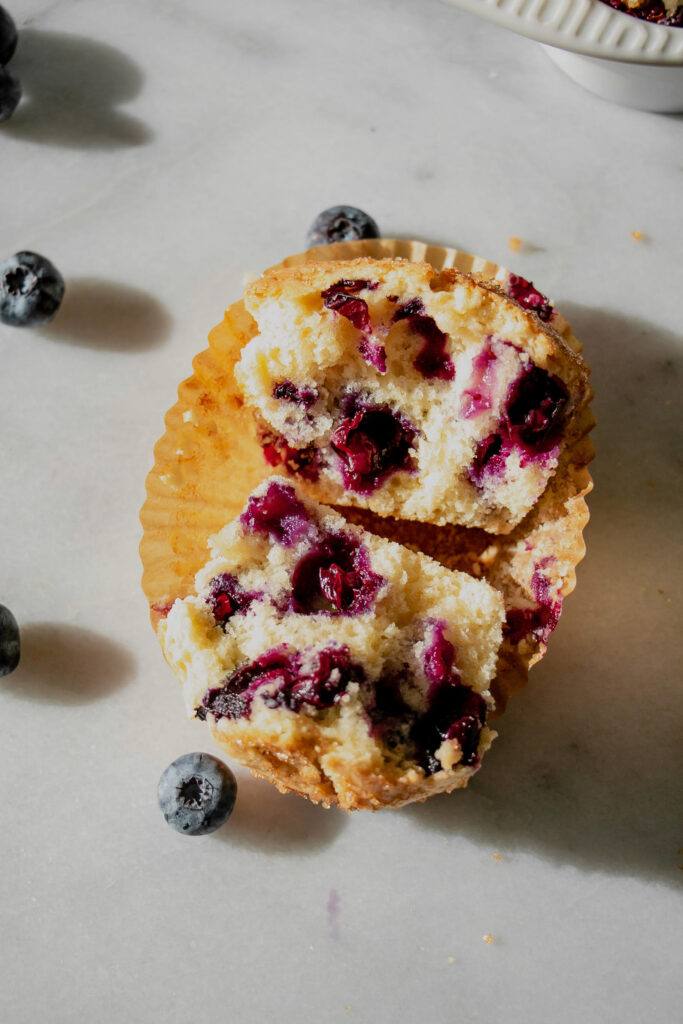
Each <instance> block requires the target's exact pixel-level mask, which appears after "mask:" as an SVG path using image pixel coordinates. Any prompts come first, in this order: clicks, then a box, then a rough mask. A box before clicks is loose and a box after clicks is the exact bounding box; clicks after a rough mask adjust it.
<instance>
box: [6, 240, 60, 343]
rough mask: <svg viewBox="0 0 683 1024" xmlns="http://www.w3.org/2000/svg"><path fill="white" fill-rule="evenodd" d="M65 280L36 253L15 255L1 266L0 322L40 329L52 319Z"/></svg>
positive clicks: (57, 306)
mask: <svg viewBox="0 0 683 1024" xmlns="http://www.w3.org/2000/svg"><path fill="white" fill-rule="evenodd" d="M64 290H65V284H64V278H63V277H62V275H61V274H60V273H59V271H58V270H57V268H56V267H55V266H53V264H52V263H50V261H49V260H47V259H45V257H44V256H39V255H38V254H37V253H35V252H18V253H15V255H14V256H10V258H9V259H7V260H5V262H4V263H0V323H3V324H8V325H9V326H10V327H41V326H42V325H43V324H47V323H49V322H50V320H52V318H53V316H54V315H55V313H56V312H57V310H58V309H59V307H60V305H61V302H62V299H63V298H64Z"/></svg>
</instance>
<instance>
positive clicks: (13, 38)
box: [0, 6, 17, 64]
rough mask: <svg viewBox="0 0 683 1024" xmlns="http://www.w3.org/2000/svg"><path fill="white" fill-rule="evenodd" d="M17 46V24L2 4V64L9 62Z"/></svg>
mask: <svg viewBox="0 0 683 1024" xmlns="http://www.w3.org/2000/svg"><path fill="white" fill-rule="evenodd" d="M16 48H17V26H16V25H15V24H14V21H13V20H12V18H11V16H10V15H9V13H8V12H7V11H6V10H5V8H4V7H2V6H0V64H9V62H10V61H11V59H12V57H13V56H14V51H15V50H16Z"/></svg>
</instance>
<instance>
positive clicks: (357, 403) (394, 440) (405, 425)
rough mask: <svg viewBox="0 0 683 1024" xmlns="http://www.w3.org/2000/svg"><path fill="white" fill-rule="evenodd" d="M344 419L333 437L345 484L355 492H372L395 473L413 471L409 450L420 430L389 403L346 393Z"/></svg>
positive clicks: (333, 446)
mask: <svg viewBox="0 0 683 1024" xmlns="http://www.w3.org/2000/svg"><path fill="white" fill-rule="evenodd" d="M342 415H343V419H342V421H341V423H340V424H339V426H338V427H337V429H336V430H335V431H334V433H333V434H332V437H331V438H330V444H331V446H332V449H333V451H334V452H336V454H337V456H338V458H339V469H340V472H341V476H342V481H343V483H344V486H345V487H347V488H348V489H349V490H351V491H354V492H355V493H356V494H371V493H372V492H373V491H374V490H376V489H377V488H378V487H380V486H381V484H382V483H384V481H385V480H386V479H387V477H389V476H390V475H391V474H392V473H395V472H397V471H399V470H404V471H406V472H412V471H414V463H413V460H412V458H411V455H410V452H411V448H412V446H413V443H414V440H415V437H416V435H417V431H416V430H415V428H414V427H412V426H411V425H410V423H409V421H408V420H407V419H406V418H405V417H404V416H400V415H399V414H398V413H395V412H392V411H391V409H389V408H388V407H387V406H379V405H371V404H370V403H366V402H364V401H363V400H362V399H361V398H360V397H359V396H358V395H347V396H346V398H345V400H344V402H343V404H342Z"/></svg>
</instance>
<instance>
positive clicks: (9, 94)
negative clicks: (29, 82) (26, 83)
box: [0, 67, 21, 124]
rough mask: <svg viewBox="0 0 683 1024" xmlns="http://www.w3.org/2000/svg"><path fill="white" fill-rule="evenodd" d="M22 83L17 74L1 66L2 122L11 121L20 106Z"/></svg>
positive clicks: (0, 101)
mask: <svg viewBox="0 0 683 1024" xmlns="http://www.w3.org/2000/svg"><path fill="white" fill-rule="evenodd" d="M20 99H21V85H20V84H19V79H18V78H17V76H16V75H13V74H12V72H11V71H10V70H9V69H8V68H3V67H0V124H2V122H3V121H9V119H10V117H11V116H12V114H13V113H14V111H15V110H16V109H17V107H18V106H19V100H20Z"/></svg>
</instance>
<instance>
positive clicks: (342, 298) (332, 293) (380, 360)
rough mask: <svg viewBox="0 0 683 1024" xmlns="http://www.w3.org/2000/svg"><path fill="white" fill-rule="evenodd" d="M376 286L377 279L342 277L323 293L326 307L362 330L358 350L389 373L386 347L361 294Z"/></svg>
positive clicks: (383, 371)
mask: <svg viewBox="0 0 683 1024" xmlns="http://www.w3.org/2000/svg"><path fill="white" fill-rule="evenodd" d="M377 287H378V282H377V281H364V280H357V281H356V280H341V281H337V282H336V283H335V284H332V285H330V287H329V288H326V289H325V290H324V291H323V292H321V296H322V300H323V304H324V306H325V308H326V309H331V310H332V311H333V312H335V313H338V314H339V315H340V316H343V317H345V318H346V319H347V320H348V321H349V323H350V324H352V326H353V327H355V328H356V330H357V331H360V333H361V335H362V338H361V341H360V344H359V345H358V351H359V352H360V354H361V355H362V356H363V359H364V360H365V361H366V363H368V364H369V365H370V366H374V368H375V369H376V370H379V372H380V373H386V369H387V354H386V350H385V348H384V345H382V344H381V343H380V342H378V341H377V340H376V339H375V338H373V336H372V335H373V327H372V320H371V319H370V311H369V309H368V304H367V302H366V301H365V299H360V298H358V293H359V292H363V291H375V290H376V289H377Z"/></svg>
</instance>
